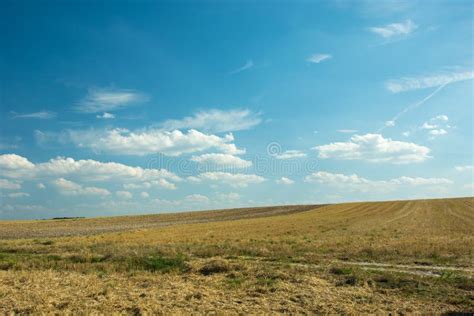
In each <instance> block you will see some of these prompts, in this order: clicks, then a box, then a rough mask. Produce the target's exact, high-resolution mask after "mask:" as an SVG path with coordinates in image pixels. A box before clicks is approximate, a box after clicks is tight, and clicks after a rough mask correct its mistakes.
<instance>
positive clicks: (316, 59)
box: [306, 54, 332, 64]
mask: <svg viewBox="0 0 474 316" xmlns="http://www.w3.org/2000/svg"><path fill="white" fill-rule="evenodd" d="M331 58H332V56H331V55H330V54H313V55H311V56H309V57H308V58H306V61H307V62H310V63H313V64H319V63H321V62H323V61H325V60H329V59H331Z"/></svg>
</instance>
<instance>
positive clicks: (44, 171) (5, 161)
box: [0, 154, 181, 189]
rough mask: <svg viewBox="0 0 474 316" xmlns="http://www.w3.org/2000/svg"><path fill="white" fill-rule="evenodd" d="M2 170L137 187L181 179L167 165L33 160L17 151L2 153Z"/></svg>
mask: <svg viewBox="0 0 474 316" xmlns="http://www.w3.org/2000/svg"><path fill="white" fill-rule="evenodd" d="M0 172H1V173H2V175H4V176H5V177H8V178H12V179H34V178H38V179H43V178H52V177H71V178H75V179H78V180H81V181H93V182H94V181H116V182H122V183H124V184H125V185H136V186H137V187H141V186H146V185H149V186H150V187H151V186H160V187H163V188H168V189H174V188H175V185H174V184H173V183H171V182H170V181H174V182H177V181H181V178H180V177H179V176H177V175H176V174H174V173H173V172H170V171H168V170H166V169H154V168H141V167H132V166H128V165H125V164H121V163H116V162H100V161H96V160H92V159H85V160H74V159H73V158H65V157H57V158H53V159H51V160H49V161H47V162H43V163H37V164H33V163H31V162H30V161H29V160H28V159H26V158H24V157H22V156H18V155H15V154H7V155H0Z"/></svg>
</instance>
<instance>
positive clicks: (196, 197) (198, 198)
mask: <svg viewBox="0 0 474 316" xmlns="http://www.w3.org/2000/svg"><path fill="white" fill-rule="evenodd" d="M185 199H186V201H187V202H191V203H209V198H208V197H207V196H205V195H201V194H191V195H188V196H186V198H185Z"/></svg>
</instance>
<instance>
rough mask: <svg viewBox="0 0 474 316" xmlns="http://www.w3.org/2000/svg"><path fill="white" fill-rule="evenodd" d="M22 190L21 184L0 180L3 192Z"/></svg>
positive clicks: (0, 187)
mask: <svg viewBox="0 0 474 316" xmlns="http://www.w3.org/2000/svg"><path fill="white" fill-rule="evenodd" d="M20 188H21V183H19V182H17V181H11V180H7V179H0V189H3V190H18V189H20Z"/></svg>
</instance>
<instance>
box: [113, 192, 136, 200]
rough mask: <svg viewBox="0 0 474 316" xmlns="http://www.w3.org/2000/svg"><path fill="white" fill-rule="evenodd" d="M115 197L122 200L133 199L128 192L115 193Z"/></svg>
mask: <svg viewBox="0 0 474 316" xmlns="http://www.w3.org/2000/svg"><path fill="white" fill-rule="evenodd" d="M115 195H116V196H117V197H119V198H121V199H124V200H130V199H131V198H133V194H132V193H130V192H128V191H117V192H115Z"/></svg>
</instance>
